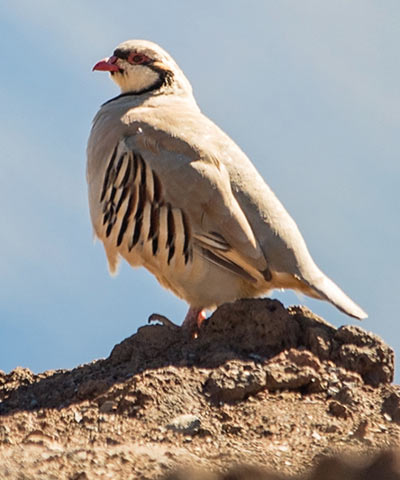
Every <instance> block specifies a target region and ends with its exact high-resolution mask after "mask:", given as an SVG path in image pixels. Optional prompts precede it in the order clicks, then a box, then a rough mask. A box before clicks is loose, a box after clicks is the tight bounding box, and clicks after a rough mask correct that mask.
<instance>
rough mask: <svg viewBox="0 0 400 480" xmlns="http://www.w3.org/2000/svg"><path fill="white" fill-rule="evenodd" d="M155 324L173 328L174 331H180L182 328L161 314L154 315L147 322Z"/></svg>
mask: <svg viewBox="0 0 400 480" xmlns="http://www.w3.org/2000/svg"><path fill="white" fill-rule="evenodd" d="M153 322H160V323H162V324H163V325H164V327H168V328H171V329H173V330H176V329H178V328H179V329H180V328H181V327H180V326H179V325H176V324H175V323H174V322H171V320H170V319H169V318H167V317H165V316H164V315H160V314H159V313H152V314H151V315H150V317H149V318H148V320H147V323H153Z"/></svg>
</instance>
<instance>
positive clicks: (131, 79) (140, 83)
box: [111, 65, 160, 93]
mask: <svg viewBox="0 0 400 480" xmlns="http://www.w3.org/2000/svg"><path fill="white" fill-rule="evenodd" d="M124 67H125V66H124ZM159 77H160V76H159V74H158V73H157V72H155V71H154V70H152V69H151V68H149V67H147V66H146V65H128V66H127V67H126V68H124V71H123V73H115V74H114V75H111V78H112V79H113V80H114V82H115V83H116V84H117V85H118V86H119V87H120V89H121V93H126V92H140V91H141V90H146V89H147V88H150V87H151V86H152V85H154V84H155V83H156V82H157V81H158V79H159Z"/></svg>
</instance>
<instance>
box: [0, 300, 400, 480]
mask: <svg viewBox="0 0 400 480" xmlns="http://www.w3.org/2000/svg"><path fill="white" fill-rule="evenodd" d="M392 379H393V351H392V350H391V349H390V347H388V346H387V345H386V344H385V343H384V342H383V341H382V340H380V339H379V338H378V337H377V336H375V335H373V334H370V333H368V332H366V331H364V330H363V329H361V328H359V327H354V326H347V327H346V326H345V327H341V328H339V329H336V328H335V327H333V326H331V325H329V324H328V323H326V322H325V321H324V320H322V319H321V318H319V317H317V316H315V315H314V314H313V313H312V312H310V311H309V310H307V309H306V308H304V307H292V308H289V309H287V310H286V309H285V308H284V307H283V306H282V305H281V304H280V303H279V302H278V301H276V300H269V299H265V300H241V301H238V302H236V303H234V304H226V305H223V306H222V307H220V308H219V309H218V310H217V311H216V312H215V313H214V314H213V315H212V316H211V317H210V318H209V319H208V320H207V321H206V322H204V324H203V326H202V328H201V330H200V333H199V336H198V338H196V339H192V340H188V339H187V338H185V337H184V336H183V335H182V334H181V331H180V330H179V329H173V328H168V327H166V326H163V325H148V326H145V327H142V328H140V329H139V330H138V332H137V333H136V334H135V335H133V336H131V337H129V338H128V339H126V340H124V341H123V342H122V343H120V344H119V345H117V346H115V347H114V349H113V351H112V352H111V354H110V356H109V357H108V358H107V359H105V360H98V361H95V362H93V363H90V364H87V365H83V366H79V367H77V368H75V369H73V370H71V371H67V370H58V371H48V372H44V373H42V374H39V375H34V374H33V373H32V372H30V371H29V370H27V369H23V368H17V369H15V370H14V371H12V372H10V373H9V374H5V373H0V478H10V479H24V478H40V479H44V480H47V479H74V480H78V479H79V480H84V479H89V480H90V479H92V478H93V479H97V478H112V479H119V478H121V479H122V478H124V479H129V478H132V479H134V478H140V479H155V478H160V476H161V475H167V474H168V472H171V471H172V470H174V469H177V468H180V469H182V468H183V469H186V468H188V467H190V468H193V467H194V466H196V467H198V468H200V469H203V473H198V474H197V473H196V474H195V473H193V474H189V473H187V470H184V472H186V473H184V474H182V470H181V473H176V474H174V475H175V477H172V476H171V477H170V478H187V479H189V478H203V477H204V475H206V474H204V471H206V472H208V473H209V472H211V471H214V472H224V471H227V470H228V469H229V468H233V467H232V465H237V464H247V465H253V466H254V467H251V468H253V470H251V468H250V467H246V468H247V470H246V468H245V467H240V468H239V467H238V468H237V469H234V470H231V471H230V473H229V474H228V473H226V474H224V473H220V475H222V476H219V477H218V476H215V477H213V478H221V479H222V478H226V479H228V478H229V479H231V480H233V479H239V478H240V479H242V478H243V479H245V478H249V479H250V478H253V479H257V478H260V479H261V478H273V477H267V476H264V477H263V476H261V475H267V474H266V473H265V472H264V469H265V468H268V469H270V470H271V471H276V472H280V473H281V474H299V473H301V472H304V471H307V470H308V469H309V468H310V466H311V465H313V464H314V463H315V459H318V458H319V457H320V456H321V455H330V454H335V453H336V452H343V451H345V452H346V453H347V454H349V453H354V454H356V453H357V454H359V453H360V454H361V453H362V454H364V455H367V456H368V458H369V463H368V465H363V464H362V462H361V464H360V465H356V466H349V465H348V462H347V463H346V462H345V463H340V462H339V460H338V461H336V463H337V465H336V464H335V463H334V464H335V465H336V467H334V468H336V469H337V471H338V472H339V471H341V470H340V468H342V469H346V468H347V469H350V470H351V469H353V470H351V471H352V472H353V473H354V472H356V473H354V475H353V477H351V476H350V474H349V475H348V476H347V477H346V476H342V477H341V478H349V479H350V478H364V477H362V476H361V473H360V472H361V471H367V470H366V469H368V468H372V466H373V465H376V464H378V465H380V467H379V468H381V471H383V470H382V469H383V468H386V469H388V468H392V466H393V465H395V464H396V461H397V460H396V458H397V457H396V455H395V454H393V455H392V454H389V453H386V454H382V455H383V457H382V456H379V457H377V458H376V460H374V461H372V463H371V460H370V456H371V455H373V454H375V452H376V451H377V450H380V449H383V448H389V447H391V446H394V445H396V444H397V443H398V440H399V433H400V389H399V387H396V386H393V385H391V382H392ZM385 455H386V457H385ZM390 455H392V456H390ZM381 458H385V459H386V460H385V462H386V463H385V462H383V463H382V461H381V460H380V459H381ZM331 462H334V461H333V460H331ZM374 462H375V463H374ZM379 462H380V463H379ZM398 463H399V462H397V464H398ZM322 465H324V464H322ZM371 465H372V466H371ZM259 468H261V470H260V469H259ZM321 468H322V467H321ZM374 468H375V467H374ZM363 469H364V470H363ZM328 470H329V469H328ZM350 470H348V471H350ZM343 471H345V470H343ZM346 471H347V470H346ZM387 471H389V470H387ZM21 472H23V473H21ZM243 472H244V473H243ZM246 472H247V473H246ZM249 472H250V473H249ZM257 472H258V473H257ZM357 472H358V473H357ZM393 472H395V468H394V467H393ZM208 473H207V474H208ZM398 474H399V477H397V476H392V477H390V478H400V470H399V472H398ZM23 475H25V476H23ZM171 475H172V474H171ZM178 475H181V477H179V476H178ZM182 475H184V476H183V477H182ZM196 475H200V476H197V477H196ZM215 475H217V474H215ZM223 475H225V476H223ZM226 475H231V476H228V477H227V476H226ZM235 475H236V476H235ZM240 475H241V476H240ZM246 475H247V476H246ZM257 475H259V476H257ZM268 475H269V474H268ZM310 475H311V474H310ZM356 475H358V477H356ZM393 475H397V473H393ZM201 476H203V477H201ZM204 478H206V477H204ZM209 478H211V477H209ZM310 478H317V477H310ZM318 478H321V479H322V478H325V477H323V476H322V475H320V477H318ZM326 478H330V477H326ZM337 478H339V477H337ZM365 478H373V477H371V476H369V477H365ZM377 478H378V477H377ZM388 478H389V477H388Z"/></svg>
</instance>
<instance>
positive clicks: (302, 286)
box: [86, 40, 367, 334]
mask: <svg viewBox="0 0 400 480" xmlns="http://www.w3.org/2000/svg"><path fill="white" fill-rule="evenodd" d="M93 70H95V71H105V72H109V74H110V76H111V79H112V80H113V81H114V82H115V83H116V84H117V85H118V86H119V88H120V94H119V95H117V96H115V97H114V98H112V99H110V100H108V101H106V102H105V103H104V104H103V105H102V106H101V108H100V109H99V111H98V112H97V114H96V115H95V117H94V120H93V123H92V128H91V131H90V136H89V140H88V144H87V169H86V176H87V183H88V196H89V209H90V217H91V222H92V225H93V229H94V235H95V236H96V237H98V238H99V239H100V240H101V242H102V243H103V245H104V248H105V252H106V256H107V259H108V265H109V270H110V273H111V274H115V273H116V272H117V267H118V264H119V262H120V260H121V259H125V260H126V261H127V262H128V263H129V264H130V265H131V266H132V267H140V266H143V267H145V268H146V269H147V270H149V271H150V272H151V273H152V274H153V275H154V276H155V277H156V278H157V280H158V282H159V283H160V284H161V285H162V286H163V287H165V288H167V289H169V290H171V291H172V292H173V293H174V294H175V295H177V296H178V297H179V298H181V299H183V300H185V301H186V302H187V303H188V304H189V310H188V313H187V315H186V317H185V319H184V321H183V324H182V328H183V330H184V331H186V332H190V334H194V332H198V331H199V328H200V326H201V324H202V322H203V321H204V319H205V317H206V316H205V312H206V310H209V309H214V308H216V307H218V306H219V305H221V304H223V303H226V302H233V301H235V300H238V299H242V298H254V297H261V296H265V295H268V294H269V293H270V292H271V291H272V290H275V289H292V290H295V291H297V292H300V293H303V294H305V295H307V296H310V297H312V298H317V299H320V300H325V301H328V302H330V303H331V304H333V305H334V306H335V307H337V308H338V309H339V310H341V311H342V312H344V313H345V314H347V315H349V316H350V317H354V318H356V319H363V318H366V317H367V314H366V313H365V312H364V310H363V309H362V308H361V307H359V306H358V305H357V304H356V303H355V302H354V301H353V300H351V299H350V298H349V297H348V296H347V295H346V294H345V293H344V292H343V291H342V290H341V289H340V288H339V287H338V286H337V285H336V284H335V283H334V282H333V281H332V280H330V278H328V276H326V275H325V274H324V273H323V272H322V271H321V270H320V269H319V268H318V266H317V265H316V264H315V262H314V261H313V259H312V257H311V255H310V253H309V251H308V249H307V246H306V243H305V241H304V239H303V237H302V235H301V233H300V231H299V229H298V227H297V225H296V223H295V221H294V220H293V219H292V217H291V216H290V215H289V213H288V212H287V211H286V209H285V208H284V207H283V205H282V203H281V202H280V201H279V200H278V198H277V197H276V195H275V194H274V193H273V191H272V190H271V188H270V187H269V186H268V185H267V184H266V182H265V181H264V180H263V178H262V177H261V175H260V174H259V173H258V171H257V170H256V168H255V166H254V165H253V163H252V162H251V161H250V160H249V158H248V157H247V156H246V155H245V153H244V152H243V151H242V150H241V149H240V148H239V146H238V145H237V144H236V143H235V142H234V141H233V140H232V139H231V138H230V137H229V136H228V135H227V134H226V133H224V132H223V130H221V129H220V128H219V127H218V126H217V125H216V124H215V123H213V122H212V121H211V120H210V119H209V118H208V117H206V116H205V115H204V114H203V113H202V112H201V110H200V108H199V107H198V105H197V102H196V100H195V98H194V96H193V92H192V87H191V84H190V82H189V80H188V79H187V78H186V76H185V75H184V73H183V71H182V70H181V69H180V68H179V66H178V65H177V63H176V62H175V61H174V60H173V58H172V57H171V56H170V55H169V54H168V53H167V52H166V51H165V50H164V49H163V48H162V47H160V46H159V45H158V44H155V43H153V42H150V41H148V40H128V41H125V42H123V43H121V44H120V45H118V46H117V47H116V48H115V50H114V52H113V54H112V55H111V56H110V57H107V58H105V59H103V60H100V61H99V62H97V63H96V64H95V65H94V67H93ZM150 320H161V321H162V322H163V323H164V324H168V325H172V322H170V321H169V319H167V318H166V317H164V316H162V315H159V314H153V315H151V316H150Z"/></svg>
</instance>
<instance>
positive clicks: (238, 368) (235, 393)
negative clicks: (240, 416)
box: [204, 361, 266, 404]
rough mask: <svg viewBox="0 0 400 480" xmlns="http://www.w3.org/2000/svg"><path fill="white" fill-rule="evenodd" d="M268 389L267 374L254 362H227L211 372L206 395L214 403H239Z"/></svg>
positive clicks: (205, 389)
mask: <svg viewBox="0 0 400 480" xmlns="http://www.w3.org/2000/svg"><path fill="white" fill-rule="evenodd" d="M265 387H266V376H265V372H264V370H263V369H262V367H261V366H260V365H257V364H256V365H254V364H253V363H252V362H248V363H243V362H238V361H232V362H227V363H226V364H225V365H224V366H223V367H219V368H218V369H216V370H214V371H212V372H211V374H210V375H209V377H208V379H207V380H206V382H205V384H204V393H205V394H206V395H207V396H208V397H209V398H210V399H211V401H212V402H214V403H216V404H218V403H221V402H222V403H234V402H239V401H241V400H243V399H245V398H246V397H248V396H249V395H251V394H253V395H254V394H256V393H257V392H259V391H261V390H262V389H264V388H265Z"/></svg>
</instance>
